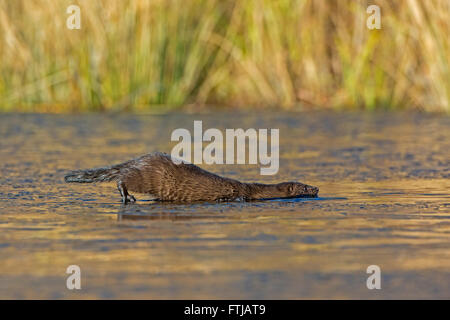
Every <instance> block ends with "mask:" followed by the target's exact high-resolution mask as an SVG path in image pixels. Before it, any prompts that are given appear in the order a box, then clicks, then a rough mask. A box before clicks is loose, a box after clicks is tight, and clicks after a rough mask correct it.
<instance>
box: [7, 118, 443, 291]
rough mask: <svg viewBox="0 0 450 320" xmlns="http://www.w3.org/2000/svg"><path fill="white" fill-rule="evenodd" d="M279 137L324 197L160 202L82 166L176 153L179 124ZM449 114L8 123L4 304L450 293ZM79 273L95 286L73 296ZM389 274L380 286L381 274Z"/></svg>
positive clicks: (280, 177)
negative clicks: (124, 195) (74, 173)
mask: <svg viewBox="0 0 450 320" xmlns="http://www.w3.org/2000/svg"><path fill="white" fill-rule="evenodd" d="M194 120H203V128H204V130H206V129H207V128H213V127H214V128H218V129H220V130H224V129H225V128H240V127H242V128H279V129H280V170H279V173H278V174H277V175H275V176H261V175H259V169H258V167H257V166H245V165H244V166H243V165H241V166H238V165H235V166H225V165H224V166H203V167H204V168H205V169H207V170H210V171H214V172H216V173H219V174H221V175H226V176H229V177H232V178H236V179H239V180H244V181H261V182H266V183H269V182H278V181H284V180H298V181H302V182H305V183H308V184H312V185H315V186H318V187H320V194H319V197H318V198H315V199H289V200H272V201H264V202H251V203H240V202H233V203H224V204H192V205H176V204H161V203H156V202H153V201H149V200H148V197H147V198H146V197H145V195H139V194H137V195H136V198H137V199H138V202H137V203H136V204H132V205H127V206H124V205H122V204H120V201H119V200H120V197H119V194H118V192H117V190H116V187H115V185H114V184H96V185H90V184H85V185H77V184H65V183H64V182H63V176H64V173H65V172H67V171H69V170H72V169H82V168H91V167H99V166H103V165H108V164H114V163H116V162H122V161H124V160H128V159H130V158H132V157H135V156H139V155H141V154H144V153H147V152H150V151H155V150H159V151H165V152H170V150H171V148H172V147H173V145H174V143H171V142H170V134H171V132H172V130H174V129H176V128H186V129H189V130H191V131H192V130H193V121H194ZM449 128H450V118H448V117H438V116H432V115H423V114H402V113H399V114H357V113H356V114H351V113H348V114H332V113H330V114H325V113H318V114H314V113H313V114H305V113H302V114H290V113H262V114H261V115H256V114H255V113H249V114H245V113H242V114H241V113H239V114H238V113H216V114H214V115H192V114H191V115H189V114H169V115H163V116H143V115H15V114H2V115H1V116H0V136H1V140H0V159H1V161H0V298H161V299H163V298H176V299H184V298H256V299H259V298H261V299H284V298H287V299H291V298H368V299H372V298H373V299H376V298H450V195H449V193H450V192H449V190H450V179H449V177H450V151H449V150H450V130H449ZM69 265H78V266H80V268H81V274H82V282H81V286H82V289H81V290H73V291H70V290H68V289H67V288H66V278H67V277H68V275H67V274H66V273H65V271H66V268H67V267H68V266H69ZM369 265H378V266H379V267H380V268H381V276H382V280H381V287H382V288H381V290H368V289H367V287H366V280H367V277H368V276H369V274H367V273H366V268H367V267H368V266H369Z"/></svg>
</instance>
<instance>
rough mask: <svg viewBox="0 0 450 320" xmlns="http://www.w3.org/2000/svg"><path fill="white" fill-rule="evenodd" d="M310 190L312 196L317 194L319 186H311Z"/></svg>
mask: <svg viewBox="0 0 450 320" xmlns="http://www.w3.org/2000/svg"><path fill="white" fill-rule="evenodd" d="M310 192H311V194H312V195H313V196H317V194H318V193H319V188H317V187H312V186H311V188H310Z"/></svg>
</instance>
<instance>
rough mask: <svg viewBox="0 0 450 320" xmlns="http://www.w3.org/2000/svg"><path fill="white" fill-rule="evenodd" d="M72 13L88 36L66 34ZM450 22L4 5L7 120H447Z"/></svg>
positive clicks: (212, 4) (411, 12)
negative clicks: (399, 114) (131, 113)
mask: <svg viewBox="0 0 450 320" xmlns="http://www.w3.org/2000/svg"><path fill="white" fill-rule="evenodd" d="M70 4H78V5H79V6H80V7H81V19H82V22H81V23H82V28H81V30H69V29H68V28H66V19H67V17H68V16H69V15H68V14H66V8H67V6H69V5H70ZM370 4H378V5H380V7H381V19H382V29H381V30H369V29H368V28H367V27H366V19H367V17H368V16H369V15H368V14H367V13H366V8H367V7H368V5H370ZM449 13H450V1H448V0H427V1H422V0H402V1H365V0H276V1H273V0H245V1H239V0H225V1H224V0H130V1H119V0H101V1H100V0H92V1H88V0H79V1H75V0H74V1H68V0H14V1H13V0H0V31H1V33H0V34H1V38H0V60H1V62H0V110H3V111H40V112H65V111H91V110H92V111H97V110H99V111H100V110H117V111H119V110H137V111H139V110H161V111H165V110H168V109H171V108H177V107H181V106H183V105H187V104H194V105H199V106H207V105H221V106H229V107H246V106H251V107H265V106H270V107H277V108H280V109H289V110H290V109H298V108H302V107H303V108H307V107H317V108H353V109H356V108H364V109H368V110H371V109H375V108H386V109H420V110H426V111H441V112H447V113H449V112H450V105H449V97H450V68H449V57H450V52H449V50H450V48H449V31H450V18H449V17H450V15H449Z"/></svg>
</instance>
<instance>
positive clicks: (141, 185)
mask: <svg viewBox="0 0 450 320" xmlns="http://www.w3.org/2000/svg"><path fill="white" fill-rule="evenodd" d="M64 180H65V181H66V182H76V183H92V182H108V181H115V182H117V188H118V190H119V192H120V195H121V197H122V202H123V203H124V204H126V203H128V202H135V201H136V198H135V197H134V196H133V195H131V194H129V193H128V192H136V193H144V194H150V195H151V196H152V197H153V198H154V199H155V200H159V201H173V202H199V201H205V202H209V201H218V202H220V201H234V200H241V201H251V200H264V199H274V198H297V197H317V195H318V193H319V188H317V187H314V186H310V185H306V184H303V183H300V182H282V183H277V184H262V183H245V182H240V181H238V180H234V179H230V178H226V177H221V176H219V175H216V174H214V173H211V172H208V171H206V170H204V169H202V168H200V167H198V166H196V165H194V164H191V163H187V162H183V161H172V158H171V156H170V155H168V154H165V153H160V152H153V153H150V154H146V155H143V156H141V157H139V158H136V159H132V160H129V161H126V162H123V163H121V164H117V165H113V166H110V167H104V168H97V169H88V170H78V171H72V172H70V173H69V174H67V175H66V176H65V177H64Z"/></svg>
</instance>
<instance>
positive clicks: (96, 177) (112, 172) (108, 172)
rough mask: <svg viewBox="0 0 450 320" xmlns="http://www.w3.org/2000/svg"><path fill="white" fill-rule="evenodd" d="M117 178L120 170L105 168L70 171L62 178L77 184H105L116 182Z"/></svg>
mask: <svg viewBox="0 0 450 320" xmlns="http://www.w3.org/2000/svg"><path fill="white" fill-rule="evenodd" d="M119 177H120V168H118V167H107V168H98V169H88V170H78V171H72V172H70V173H68V174H67V175H66V176H65V177H64V181H66V182H77V183H92V182H107V181H114V180H117V179H118V178H119Z"/></svg>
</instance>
